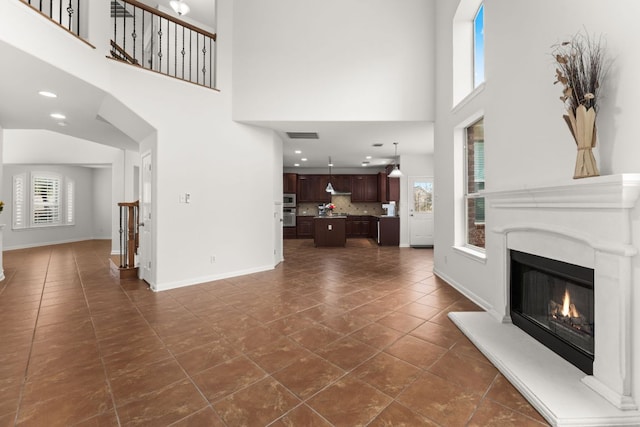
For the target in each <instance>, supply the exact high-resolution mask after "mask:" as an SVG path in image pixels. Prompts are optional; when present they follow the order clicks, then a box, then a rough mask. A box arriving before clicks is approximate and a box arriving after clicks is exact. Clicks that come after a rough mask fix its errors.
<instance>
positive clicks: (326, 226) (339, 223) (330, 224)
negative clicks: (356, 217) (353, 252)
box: [313, 217, 346, 246]
mask: <svg viewBox="0 0 640 427" xmlns="http://www.w3.org/2000/svg"><path fill="white" fill-rule="evenodd" d="M313 227H314V229H313V243H314V244H315V245H316V246H344V245H345V243H346V234H345V230H346V219H345V218H344V217H342V218H340V217H337V218H331V217H324V218H315V219H314V220H313Z"/></svg>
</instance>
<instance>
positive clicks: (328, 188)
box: [324, 156, 335, 194]
mask: <svg viewBox="0 0 640 427" xmlns="http://www.w3.org/2000/svg"><path fill="white" fill-rule="evenodd" d="M332 166H333V163H332V162H331V156H329V183H328V184H327V188H325V189H324V191H326V192H327V193H331V194H333V193H334V192H335V190H334V189H333V185H331V178H332V177H331V167H332Z"/></svg>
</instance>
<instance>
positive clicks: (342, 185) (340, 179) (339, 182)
mask: <svg viewBox="0 0 640 427" xmlns="http://www.w3.org/2000/svg"><path fill="white" fill-rule="evenodd" d="M331 185H332V186H333V189H334V190H335V191H336V193H351V175H333V176H332V177H331Z"/></svg>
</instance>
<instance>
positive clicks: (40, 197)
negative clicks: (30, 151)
mask: <svg viewBox="0 0 640 427" xmlns="http://www.w3.org/2000/svg"><path fill="white" fill-rule="evenodd" d="M30 178H31V180H30V185H29V186H27V182H28V181H27V174H26V173H22V174H18V175H15V176H14V177H13V220H12V224H13V228H14V229H21V228H38V227H47V226H57V225H73V224H74V223H75V214H74V208H75V206H74V192H75V182H74V181H73V180H72V179H66V180H64V179H63V177H62V176H60V175H58V174H54V173H49V172H32V173H31V176H30ZM63 183H64V186H63Z"/></svg>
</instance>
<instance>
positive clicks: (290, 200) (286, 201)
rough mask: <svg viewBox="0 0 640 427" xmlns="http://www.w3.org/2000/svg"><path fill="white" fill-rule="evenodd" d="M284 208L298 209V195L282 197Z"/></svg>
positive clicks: (287, 194)
mask: <svg viewBox="0 0 640 427" xmlns="http://www.w3.org/2000/svg"><path fill="white" fill-rule="evenodd" d="M282 206H283V207H285V208H295V207H296V194H295V193H284V195H283V196H282Z"/></svg>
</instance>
